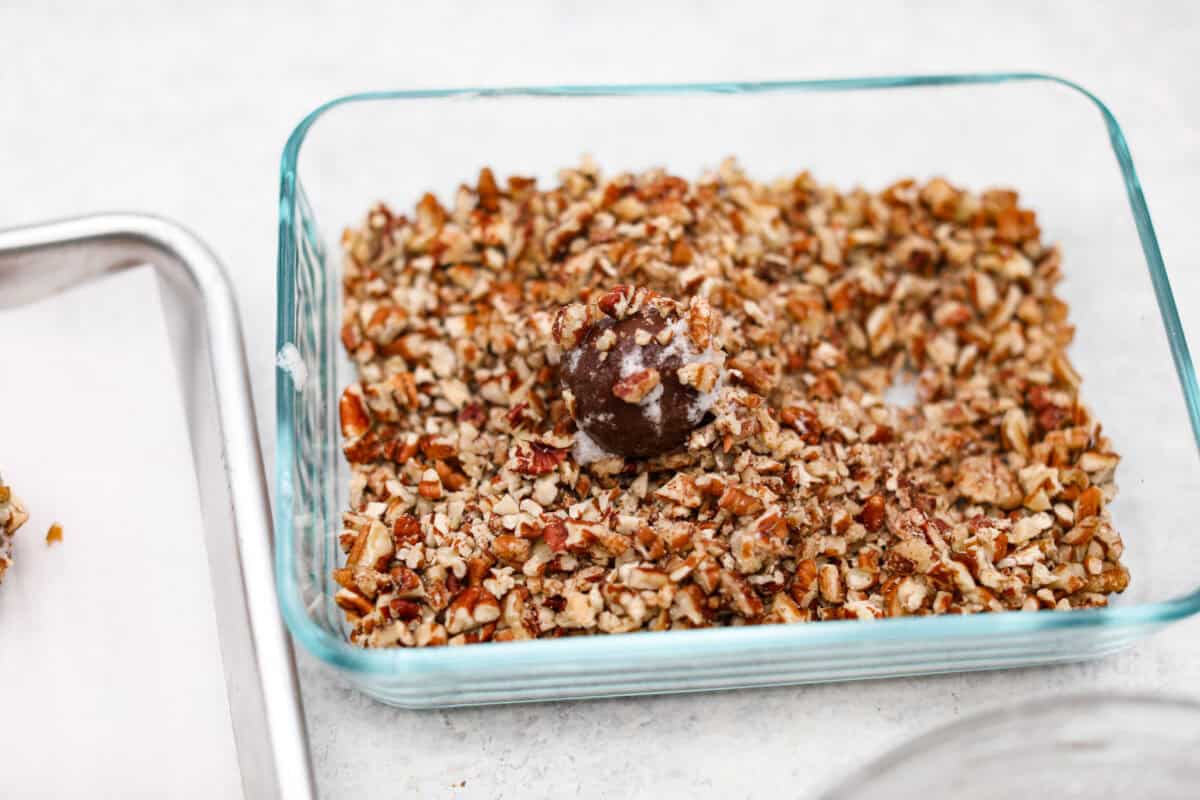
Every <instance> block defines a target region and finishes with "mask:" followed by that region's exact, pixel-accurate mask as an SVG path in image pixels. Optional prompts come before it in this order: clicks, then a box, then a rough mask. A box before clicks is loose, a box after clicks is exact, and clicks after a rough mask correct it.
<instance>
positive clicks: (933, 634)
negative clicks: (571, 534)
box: [274, 72, 1200, 675]
mask: <svg viewBox="0 0 1200 800" xmlns="http://www.w3.org/2000/svg"><path fill="white" fill-rule="evenodd" d="M1021 82H1030V83H1033V82H1041V83H1051V84H1058V85H1061V86H1064V87H1066V88H1068V89H1071V90H1073V91H1075V92H1078V93H1079V94H1080V95H1082V96H1083V97H1084V98H1086V99H1087V100H1088V101H1090V102H1091V103H1092V104H1093V105H1094V106H1095V107H1096V109H1097V110H1098V111H1099V112H1100V115H1101V117H1102V119H1103V121H1104V123H1105V126H1106V127H1107V129H1108V134H1109V140H1110V142H1111V144H1112V149H1113V153H1114V155H1115V156H1116V158H1117V163H1118V165H1119V166H1120V168H1121V175H1122V179H1123V181H1124V184H1125V191H1126V194H1127V196H1128V199H1129V206H1130V209H1131V211H1132V213H1133V217H1134V222H1135V224H1136V226H1137V230H1138V236H1139V239H1140V241H1141V245H1142V252H1143V254H1144V255H1145V257H1146V266H1147V268H1148V269H1149V272H1150V279H1151V283H1152V285H1153V287H1154V293H1155V297H1156V299H1157V301H1158V307H1159V312H1160V316H1161V318H1162V322H1163V326H1164V328H1165V330H1166V333H1167V339H1168V343H1169V345H1170V349H1171V357H1172V360H1173V361H1174V364H1175V370H1176V373H1177V375H1178V377H1179V382H1180V386H1181V388H1182V390H1183V394H1184V402H1185V404H1186V406H1187V412H1188V418H1189V421H1190V423H1191V428H1192V438H1193V441H1194V442H1195V443H1196V445H1197V448H1198V449H1200V389H1198V388H1197V383H1196V375H1195V369H1194V367H1193V365H1192V359H1191V354H1190V352H1189V349H1188V345H1187V341H1186V339H1185V337H1184V333H1183V328H1182V325H1181V324H1180V320H1179V314H1178V311H1177V309H1176V305H1175V299H1174V296H1173V294H1172V292H1171V287H1170V282H1169V280H1168V278H1167V273H1166V268H1165V266H1164V264H1163V259H1162V253H1161V252H1160V250H1159V246H1158V239H1157V237H1156V236H1155V233H1154V225H1153V223H1152V221H1151V219H1150V212H1149V210H1148V209H1147V206H1146V200H1145V197H1144V195H1143V193H1142V187H1141V184H1140V182H1139V180H1138V176H1137V172H1136V170H1135V169H1134V165H1133V160H1132V157H1131V156H1130V153H1129V147H1128V145H1127V143H1126V141H1125V136H1124V133H1123V132H1122V130H1121V127H1120V125H1119V124H1118V123H1117V120H1116V118H1115V117H1114V116H1113V114H1112V112H1111V111H1110V110H1109V109H1108V107H1107V106H1106V105H1105V104H1104V103H1103V102H1102V101H1101V100H1100V99H1099V98H1098V97H1096V95H1094V94H1093V93H1092V92H1090V91H1088V90H1087V89H1085V88H1084V87H1082V86H1080V85H1079V84H1077V83H1075V82H1073V81H1070V80H1067V79H1065V78H1061V77H1058V76H1054V75H1049V74H1044V73H1037V72H998V73H965V74H945V75H897V76H882V77H864V78H835V79H820V80H799V81H765V82H735V83H694V84H629V85H592V86H528V87H505V88H461V89H421V90H395V91H392V90H388V91H371V92H362V93H357V94H349V95H344V96H341V97H337V98H335V99H333V100H330V101H329V102H326V103H324V104H322V105H321V106H318V107H317V108H316V109H314V110H313V111H312V112H311V113H309V114H308V115H307V116H305V117H304V119H302V120H301V121H300V122H299V124H297V125H296V127H295V129H294V130H293V131H292V133H291V135H290V136H289V137H288V140H287V143H286V145H285V146H284V150H283V157H282V162H281V170H280V203H279V250H278V272H277V288H278V299H277V309H276V349H277V351H278V350H279V349H281V348H282V347H283V346H284V345H285V344H288V343H291V342H294V341H295V340H296V339H295V337H296V329H295V320H294V317H295V299H294V288H295V280H296V262H297V252H296V251H297V248H296V239H295V236H294V235H293V234H294V231H293V228H294V226H295V225H296V224H297V222H298V214H297V213H296V208H297V204H298V203H299V202H300V200H299V194H298V188H299V187H298V181H297V167H298V159H299V155H300V149H301V146H302V145H303V143H304V140H305V138H306V136H307V134H308V131H309V129H310V128H311V127H312V125H313V123H315V122H316V121H317V120H318V119H320V118H321V117H322V116H323V115H324V114H325V113H327V112H328V111H330V110H332V109H334V108H337V107H339V106H342V105H348V104H351V103H365V102H377V101H388V100H430V99H446V98H463V99H470V98H489V97H619V96H651V95H663V96H665V95H697V96H700V95H722V94H766V93H789V92H842V91H861V90H885V89H899V88H917V87H931V86H955V85H972V84H1001V83H1021ZM290 380H291V379H290V378H289V376H288V375H287V374H285V372H284V371H283V370H281V369H277V370H276V379H275V408H276V444H275V487H276V494H275V497H276V501H275V502H276V506H275V518H274V519H275V521H274V528H275V530H274V534H275V580H276V589H277V592H278V596H279V604H280V609H281V611H282V613H283V617H284V620H285V621H286V623H287V626H288V628H289V629H290V630H291V633H292V636H294V637H295V638H296V640H297V641H299V642H300V643H301V644H303V645H304V647H305V648H306V649H307V650H308V651H309V652H311V653H312V654H313V655H315V656H317V657H318V658H320V659H321V660H323V661H325V662H326V663H328V664H331V665H333V666H335V667H337V668H339V669H342V670H345V671H348V672H352V673H356V674H362V675H402V674H406V673H407V674H424V675H428V674H431V673H435V672H441V671H443V670H446V671H453V672H459V673H466V672H470V671H471V670H472V668H479V667H484V666H487V667H491V668H495V667H501V666H504V667H513V666H517V665H520V664H532V663H545V662H547V661H548V660H550V659H554V661H555V662H557V663H560V664H561V663H563V662H566V661H569V662H573V663H579V664H584V663H586V664H595V665H599V664H600V663H602V662H605V661H621V662H628V661H629V660H631V659H637V660H645V659H651V658H654V657H656V656H659V655H667V654H671V653H676V654H677V653H679V652H680V651H685V652H687V653H689V654H690V655H691V656H692V657H697V656H700V655H707V656H717V655H727V654H736V653H737V652H739V651H742V650H747V649H754V650H761V649H763V648H768V649H769V648H773V647H781V646H785V645H791V646H796V645H801V644H803V645H805V646H810V647H813V648H817V647H821V646H828V645H831V644H840V643H844V644H849V643H851V642H853V643H856V644H858V645H862V644H864V643H884V642H897V641H903V640H909V639H918V638H920V639H931V638H937V639H939V640H942V641H949V640H952V639H955V638H965V637H975V636H981V635H989V634H995V635H1000V634H1018V633H1028V634H1034V633H1041V632H1052V631H1054V632H1057V631H1066V630H1072V629H1074V630H1077V629H1081V628H1092V627H1105V628H1114V627H1134V626H1146V627H1149V626H1157V625H1162V624H1165V623H1168V622H1171V621H1174V620H1178V619H1182V618H1183V617H1187V616H1190V615H1192V614H1195V613H1196V612H1197V611H1200V586H1198V587H1197V588H1196V589H1194V590H1193V591H1191V592H1190V593H1188V594H1185V595H1182V596H1180V597H1176V598H1172V599H1170V600H1164V601H1160V602H1155V603H1143V604H1138V605H1130V606H1115V607H1109V608H1103V609H1086V610H1077V611H1071V612H1069V613H1062V612H1055V611H1038V612H1022V613H993V614H974V615H963V616H939V617H918V618H901V619H886V620H878V621H875V622H868V623H864V622H861V621H858V620H838V621H826V622H821V623H820V624H817V625H754V626H745V627H736V628H706V629H700V630H688V631H662V632H644V633H638V634H637V635H634V636H592V637H569V638H565V639H558V640H533V641H526V642H505V643H502V644H498V643H487V644H482V645H473V646H471V647H439V648H419V649H417V648H413V649H409V648H404V649H379V650H367V649H362V648H359V647H355V646H353V645H351V644H349V643H348V642H346V641H345V640H344V639H342V638H341V637H340V636H335V635H334V634H333V633H331V632H330V631H327V630H325V629H324V628H322V627H321V626H320V625H318V624H317V623H316V622H314V621H313V620H312V619H311V618H310V617H309V615H308V611H307V608H306V605H305V603H304V600H303V598H302V597H301V596H300V591H299V586H298V584H297V582H296V581H295V579H294V577H293V575H294V574H295V566H296V564H295V560H296V557H295V550H294V544H295V540H294V535H295V530H294V525H293V514H292V505H293V502H294V492H293V488H292V487H293V459H294V457H295V448H296V442H295V440H294V438H293V431H292V427H291V419H292V417H293V413H294V404H295V397H294V394H295V393H294V389H293V387H292V384H291V382H290Z"/></svg>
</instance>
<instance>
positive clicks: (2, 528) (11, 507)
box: [0, 477, 29, 580]
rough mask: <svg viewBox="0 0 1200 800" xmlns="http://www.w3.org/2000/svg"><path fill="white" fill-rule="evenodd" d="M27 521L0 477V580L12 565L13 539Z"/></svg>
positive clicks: (26, 514)
mask: <svg viewBox="0 0 1200 800" xmlns="http://www.w3.org/2000/svg"><path fill="white" fill-rule="evenodd" d="M28 519H29V514H28V513H27V512H26V511H25V506H23V505H22V504H21V501H20V500H19V499H18V498H17V496H16V495H15V494H13V491H12V487H10V486H7V485H6V484H5V483H4V479H3V477H0V580H4V573H5V572H7V571H8V568H9V567H11V566H12V564H13V557H12V551H13V538H14V536H15V535H16V533H17V530H18V529H19V528H20V527H21V526H22V525H24V524H25V521H26V520H28Z"/></svg>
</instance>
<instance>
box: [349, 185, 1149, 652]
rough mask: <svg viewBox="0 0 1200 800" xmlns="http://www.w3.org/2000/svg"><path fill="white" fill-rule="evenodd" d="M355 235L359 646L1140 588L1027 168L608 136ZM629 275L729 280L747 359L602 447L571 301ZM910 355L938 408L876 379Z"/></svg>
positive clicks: (867, 614)
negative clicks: (774, 158)
mask: <svg viewBox="0 0 1200 800" xmlns="http://www.w3.org/2000/svg"><path fill="white" fill-rule="evenodd" d="M344 243H345V250H346V255H347V258H346V262H345V276H344V278H345V317H344V327H343V329H342V341H343V343H344V344H345V346H346V348H347V350H348V351H349V353H350V354H351V356H352V357H353V359H354V360H355V362H356V363H357V366H358V370H359V376H360V381H359V382H357V383H355V384H353V385H351V386H349V387H348V388H347V389H346V390H345V392H344V394H343V395H342V397H341V402H340V411H341V421H342V432H343V434H344V436H345V455H346V457H347V459H349V461H350V462H351V464H352V468H353V478H352V482H351V496H350V506H351V511H349V512H348V513H346V514H345V516H344V525H345V530H344V531H343V532H342V533H341V536H340V542H341V545H342V548H343V550H344V551H345V552H346V554H347V556H346V562H345V565H344V566H343V567H342V568H340V569H338V570H336V572H335V574H334V577H335V579H336V581H337V582H338V584H340V586H341V587H342V588H341V589H340V591H338V593H337V596H336V601H337V603H338V604H339V606H340V607H341V608H342V609H344V610H345V613H346V617H347V620H348V622H349V624H350V626H351V631H350V639H351V641H353V642H356V643H358V644H360V645H362V646H364V647H389V646H398V645H406V646H413V645H416V646H421V645H436V644H446V643H450V644H458V643H472V642H482V641H508V640H514V639H529V638H533V637H555V636H564V635H574V634H583V633H617V632H623V631H633V630H664V629H675V628H694V627H703V626H713V625H744V624H751V623H764V622H804V621H815V620H828V619H846V618H858V619H874V618H879V617H894V616H905V615H925V614H948V613H975V612H982V611H1002V610H1009V609H1011V610H1017V609H1024V610H1034V609H1069V608H1081V607H1091V606H1103V605H1105V604H1106V603H1107V602H1108V595H1109V594H1110V593H1113V592H1120V591H1122V590H1123V589H1124V588H1125V587H1126V585H1127V583H1128V580H1129V578H1128V572H1127V570H1126V569H1125V568H1124V567H1123V566H1122V565H1121V563H1120V557H1121V553H1122V549H1123V545H1122V542H1121V538H1120V536H1119V535H1118V534H1117V532H1116V531H1115V530H1114V529H1113V527H1112V524H1111V521H1110V517H1109V512H1108V511H1107V509H1106V506H1107V505H1108V503H1109V502H1110V501H1111V500H1112V498H1113V496H1114V494H1115V493H1116V488H1115V486H1114V484H1113V473H1114V470H1115V467H1116V465H1117V462H1118V456H1117V455H1116V454H1115V453H1113V452H1112V449H1111V447H1110V445H1109V442H1108V440H1107V439H1106V438H1105V437H1104V436H1102V435H1101V431H1100V426H1099V424H1098V423H1097V422H1096V421H1095V419H1093V417H1092V416H1091V414H1090V413H1089V411H1088V410H1087V408H1086V407H1085V406H1083V405H1082V403H1081V402H1080V399H1079V384H1080V378H1079V376H1078V374H1077V373H1076V372H1075V370H1074V369H1073V368H1072V366H1071V364H1070V362H1069V361H1068V359H1067V356H1066V347H1067V345H1068V344H1069V342H1070V341H1071V338H1072V335H1073V328H1072V326H1071V325H1070V323H1069V322H1068V321H1067V306H1066V304H1065V303H1064V302H1062V301H1061V300H1059V299H1058V298H1057V297H1056V296H1055V294H1054V286H1055V285H1056V284H1057V283H1058V281H1059V279H1060V277H1061V269H1060V256H1059V252H1058V250H1057V249H1055V248H1053V247H1048V246H1045V245H1043V244H1042V243H1041V241H1040V239H1039V230H1038V227H1037V224H1036V220H1035V217H1034V214H1033V213H1032V212H1030V211H1027V210H1024V209H1022V208H1020V207H1019V206H1018V205H1017V196H1016V194H1015V193H1013V192H1010V191H1004V190H992V191H986V192H984V193H982V194H975V193H971V192H967V191H963V190H960V189H958V188H956V187H954V186H952V185H951V184H949V183H947V182H946V181H944V180H941V179H935V180H932V181H930V182H928V183H925V184H917V183H915V182H914V181H911V180H904V181H900V182H898V183H896V184H894V185H892V186H889V187H888V188H886V189H884V190H883V191H882V192H879V193H877V194H871V193H868V192H866V191H862V190H855V191H851V192H848V193H840V192H838V191H836V190H834V189H832V188H829V187H825V186H821V185H819V184H818V183H817V182H816V181H815V180H813V178H812V177H810V176H809V175H808V173H802V174H800V175H798V176H796V177H795V178H791V179H786V180H780V181H777V182H774V183H771V184H759V183H755V182H753V181H751V180H749V179H748V178H746V177H745V176H744V175H743V174H742V172H741V171H740V170H739V169H738V167H737V166H736V165H735V164H734V163H733V162H732V161H727V162H725V163H724V164H722V166H721V167H720V169H718V170H717V171H715V172H712V173H709V174H706V175H704V176H703V177H701V178H700V179H699V180H698V181H695V182H693V183H689V182H687V181H685V180H683V179H681V178H678V177H674V176H671V175H668V174H667V173H665V172H663V171H661V170H652V171H649V172H646V173H643V174H640V175H630V174H622V175H618V176H615V177H613V178H609V179H603V178H602V177H601V175H600V173H599V171H598V170H597V168H596V167H595V166H594V165H593V164H592V163H590V162H588V161H585V162H584V163H583V165H582V166H580V167H579V168H577V169H570V170H566V171H564V172H563V173H562V174H561V184H560V185H559V186H557V187H555V188H553V189H549V190H539V189H538V188H537V187H536V185H535V182H534V181H533V180H530V179H526V178H518V177H513V178H509V179H508V182H507V185H506V186H505V187H504V188H501V187H500V186H499V185H498V184H497V182H496V179H495V178H494V176H493V175H492V173H491V171H490V170H486V169H485V170H483V172H482V173H481V174H480V176H479V180H478V183H477V185H476V186H474V187H468V186H463V187H461V188H460V189H459V191H458V194H457V196H456V197H455V200H454V204H453V207H451V208H444V207H443V206H442V205H440V204H439V202H438V201H437V200H436V199H435V198H434V197H433V196H432V195H426V196H425V197H423V198H422V199H421V201H420V203H419V204H418V205H417V207H416V209H415V212H414V213H413V214H412V215H411V216H402V215H397V214H395V213H393V212H392V211H390V210H389V209H388V208H386V207H383V206H379V207H377V208H375V209H374V210H372V211H371V212H370V214H369V215H368V216H367V219H366V223H365V225H364V226H363V227H362V228H361V229H359V230H352V231H347V233H346V234H345V237H344ZM618 286H621V287H629V286H635V287H640V288H646V289H651V290H653V291H655V292H658V293H660V294H663V295H667V296H669V297H674V298H678V299H682V300H690V298H693V297H700V298H703V299H704V300H705V301H707V303H708V305H709V306H711V308H712V309H714V310H715V312H716V315H717V316H719V317H720V320H721V322H720V331H719V336H720V341H721V343H722V345H723V347H724V351H725V352H726V353H727V354H728V359H727V361H726V362H725V365H724V366H725V369H726V370H727V375H726V377H727V378H728V380H723V383H722V385H721V386H720V388H719V390H718V393H717V397H716V400H715V402H714V404H713V406H712V408H711V410H710V411H709V413H708V415H707V416H706V417H705V419H704V420H702V421H701V423H700V424H699V425H698V426H697V427H696V428H695V430H693V431H692V432H691V434H690V437H689V439H688V444H687V446H686V448H685V449H680V450H677V451H674V452H668V453H663V454H659V455H656V456H653V457H651V458H647V459H642V460H626V459H623V458H621V457H619V456H608V457H601V458H599V459H598V460H595V461H591V463H588V464H587V465H586V466H581V465H580V463H579V460H577V459H576V457H575V455H574V453H573V446H574V445H575V438H576V428H575V424H574V421H573V420H572V418H571V416H570V413H569V409H568V406H567V403H566V402H565V401H564V397H563V391H562V387H561V384H560V379H559V374H558V373H559V370H558V364H559V359H560V357H561V356H562V350H561V349H560V346H559V343H558V341H557V339H556V336H555V334H554V330H553V327H554V326H553V323H554V319H555V315H556V313H557V312H558V310H559V309H560V308H562V307H563V306H567V305H569V304H572V303H577V302H584V303H587V302H599V303H600V304H601V305H603V303H604V302H605V297H606V296H608V295H610V293H611V292H613V291H614V290H615V291H617V292H628V291H629V289H628V288H621V289H616V288H615V287H618ZM608 302H610V303H611V302H612V301H611V299H609V300H608ZM909 380H911V381H915V387H916V393H917V397H918V402H917V404H916V405H915V406H914V407H911V408H910V407H905V406H901V405H895V404H890V403H888V402H886V401H885V400H884V399H883V397H884V394H885V392H886V391H887V389H888V388H889V387H890V386H892V385H894V384H896V383H901V382H904V381H909Z"/></svg>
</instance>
